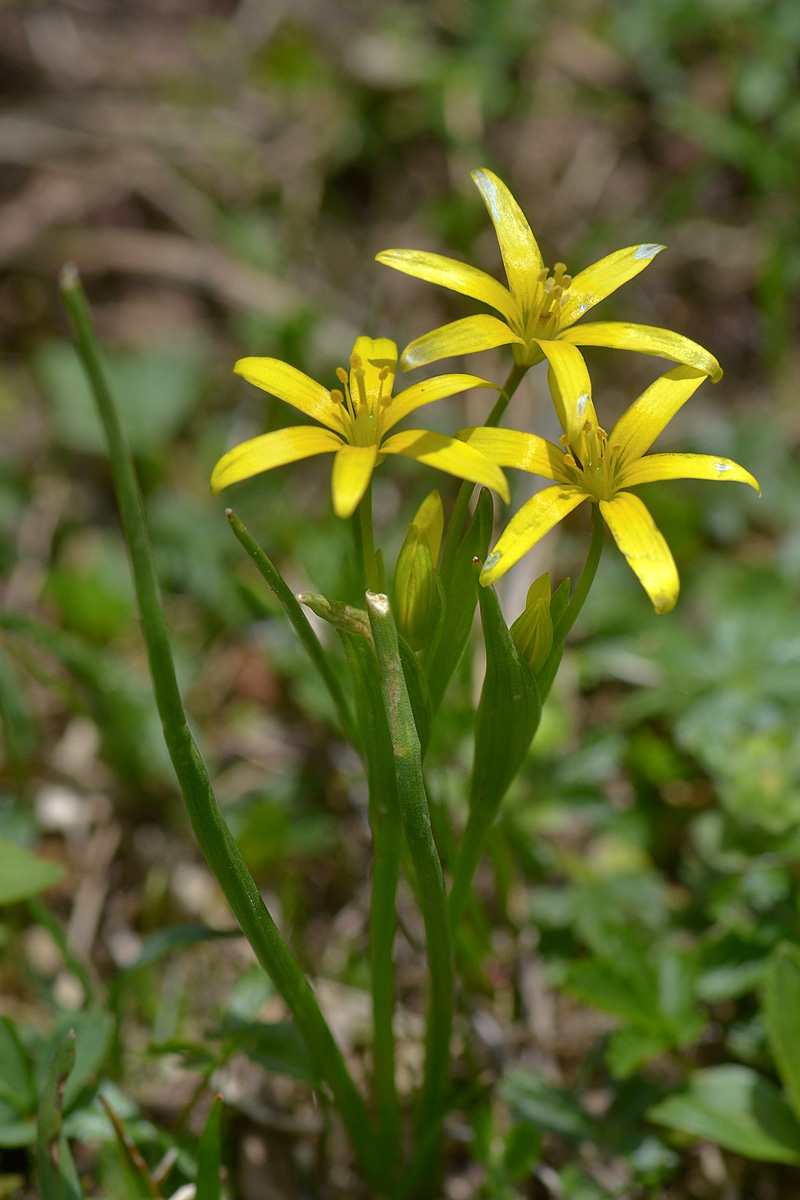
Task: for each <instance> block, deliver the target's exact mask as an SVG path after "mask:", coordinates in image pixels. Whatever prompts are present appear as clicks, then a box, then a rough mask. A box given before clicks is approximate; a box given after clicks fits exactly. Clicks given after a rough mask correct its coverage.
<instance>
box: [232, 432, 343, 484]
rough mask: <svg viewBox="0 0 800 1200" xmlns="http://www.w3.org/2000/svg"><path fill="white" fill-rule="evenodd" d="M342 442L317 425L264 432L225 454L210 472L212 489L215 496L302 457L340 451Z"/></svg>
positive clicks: (333, 434)
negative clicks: (233, 484)
mask: <svg viewBox="0 0 800 1200" xmlns="http://www.w3.org/2000/svg"><path fill="white" fill-rule="evenodd" d="M341 444H342V439H341V438H340V437H337V436H336V434H335V433H331V432H330V430H328V429H318V428H317V426H316V425H293V426H291V428H289V429H276V430H275V431H274V432H273V433H262V434H261V436H260V437H255V438H251V439H250V441H249V442H242V443H241V444H240V445H238V446H234V447H233V449H232V450H229V451H228V453H227V454H223V456H222V458H221V459H220V460H219V462H218V463H217V465H216V466H215V467H214V470H213V471H212V473H211V491H212V492H213V493H214V495H215V496H216V494H217V492H220V491H222V489H223V488H226V487H228V486H229V485H230V484H231V483H239V482H240V480H242V479H249V478H250V477H251V476H252V475H259V474H260V473H261V472H262V471H271V470H272V468H273V467H283V466H285V465H286V464H287V463H291V462H297V461H298V460H299V459H301V458H311V457H312V455H314V454H326V453H328V452H330V451H332V450H338V449H339V447H340V446H341Z"/></svg>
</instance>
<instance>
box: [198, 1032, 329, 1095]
mask: <svg viewBox="0 0 800 1200" xmlns="http://www.w3.org/2000/svg"><path fill="white" fill-rule="evenodd" d="M216 1036H218V1037H224V1038H225V1040H226V1041H227V1042H228V1043H229V1044H230V1045H233V1046H234V1047H235V1048H236V1049H237V1050H239V1051H241V1052H242V1053H243V1054H246V1055H247V1057H248V1058H250V1059H252V1060H253V1062H257V1063H258V1064H259V1065H260V1066H262V1067H263V1068H264V1070H265V1071H272V1072H274V1073H275V1074H277V1075H288V1076H289V1077H290V1078H291V1079H298V1080H300V1082H301V1083H307V1084H308V1085H309V1087H318V1086H319V1072H318V1070H317V1069H316V1066H315V1065H314V1060H313V1058H312V1057H311V1054H310V1053H309V1050H308V1047H307V1046H306V1044H305V1042H304V1041H303V1039H302V1038H301V1036H300V1034H299V1033H298V1031H297V1027H296V1025H295V1024H294V1022H292V1021H274V1022H272V1023H270V1024H266V1023H264V1022H262V1021H239V1020H237V1019H236V1018H235V1017H228V1018H226V1020H225V1022H224V1024H223V1025H222V1027H221V1029H220V1030H219V1031H218V1033H217V1035H216Z"/></svg>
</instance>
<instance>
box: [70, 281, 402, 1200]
mask: <svg viewBox="0 0 800 1200" xmlns="http://www.w3.org/2000/svg"><path fill="white" fill-rule="evenodd" d="M61 294H62V297H63V300H64V306H65V308H66V310H67V315H68V317H69V320H70V324H71V326H72V330H73V334H74V337H75V341H76V344H77V349H78V354H79V357H80V359H81V361H82V363H83V366H84V369H85V370H86V374H87V375H88V377H89V382H90V384H91V387H92V390H93V392H94V396H95V400H96V402H97V407H98V410H99V413H100V417H101V419H102V422H103V425H104V427H105V432H106V437H107V439H108V445H109V455H110V461H111V473H112V476H113V480H114V486H115V489H116V493H117V501H118V504H119V509H120V516H121V519H122V526H123V530H124V532H125V537H126V540H127V543H128V549H129V552H130V558H131V566H132V571H133V581H134V586H135V589H136V596H137V600H138V604H139V613H140V617H141V622H142V631H143V634H144V639H145V644H146V647H147V658H148V662H149V665H150V673H151V676H152V680H153V690H154V692H155V697H156V704H157V706H158V712H159V716H160V717H161V724H162V727H163V730H164V740H165V741H166V743H167V749H168V750H169V755H170V758H171V760H172V764H173V767H174V769H175V774H176V775H177V777H178V782H179V784H180V787H181V791H182V793H183V798H184V801H185V803H186V808H187V810H188V813H189V819H190V821H191V823H192V828H193V830H194V833H195V836H196V838H197V841H198V843H199V845H200V848H201V850H202V851H203V854H204V855H205V857H206V860H207V862H208V865H209V867H210V868H211V870H212V871H213V873H214V875H215V876H216V879H217V881H218V882H219V885H220V887H221V888H222V891H223V893H224V894H225V897H226V899H227V901H228V903H229V904H230V906H231V909H232V910H233V913H234V915H235V916H236V919H237V920H238V922H239V925H240V927H241V929H242V932H243V933H244V935H245V937H246V938H247V940H248V941H249V942H250V945H251V946H252V947H253V950H254V952H255V955H256V957H257V959H258V961H259V962H260V963H261V965H262V967H263V968H264V970H265V971H266V972H267V973H268V974H269V976H270V978H271V979H272V981H273V983H274V984H275V987H276V988H277V989H278V991H279V992H280V994H281V995H282V996H283V998H284V1000H285V1001H286V1003H287V1005H288V1007H289V1009H290V1011H291V1013H292V1016H293V1017H294V1019H295V1022H296V1024H297V1027H298V1030H299V1031H300V1033H301V1035H302V1036H303V1038H304V1039H305V1041H306V1043H307V1045H308V1047H309V1049H310V1050H311V1052H312V1054H313V1056H314V1059H315V1061H316V1064H317V1067H318V1069H319V1071H320V1074H321V1076H322V1077H323V1078H324V1079H325V1080H327V1082H328V1084H329V1086H330V1088H331V1091H332V1093H333V1097H334V1100H335V1102H336V1104H337V1106H338V1108H339V1111H340V1113H341V1115H342V1119H343V1120H344V1123H345V1126H346V1127H347V1130H348V1133H349V1135H350V1138H351V1140H352V1142H353V1145H354V1147H355V1149H356V1152H357V1154H358V1156H359V1158H360V1160H361V1165H362V1168H363V1170H364V1173H365V1175H366V1176H367V1178H368V1179H369V1181H370V1183H371V1184H372V1186H373V1187H374V1188H375V1190H376V1191H378V1192H380V1191H381V1190H382V1182H383V1178H384V1175H383V1165H382V1163H381V1162H380V1155H379V1154H378V1153H377V1151H376V1144H375V1140H374V1137H373V1133H372V1129H371V1126H370V1122H369V1119H368V1115H367V1110H366V1106H365V1104H364V1102H363V1100H362V1098H361V1096H360V1095H359V1093H358V1091H357V1090H356V1087H355V1084H354V1083H353V1080H352V1078H351V1076H350V1073H349V1071H348V1069H347V1066H346V1064H345V1061H344V1058H343V1057H342V1053H341V1051H340V1050H339V1047H338V1046H337V1045H336V1042H335V1041H334V1039H333V1036H332V1034H331V1031H330V1028H329V1027H328V1024H327V1022H326V1020H325V1018H324V1017H323V1015H322V1011H321V1009H320V1007H319V1004H318V1003H317V1000H316V997H315V995H314V992H313V990H312V988H311V986H310V984H309V982H308V980H307V979H306V978H305V976H304V975H303V972H302V971H301V969H300V967H299V966H298V964H297V962H296V961H295V959H294V956H293V955H292V952H291V951H290V949H289V947H288V946H287V944H286V942H285V941H284V940H283V937H282V936H281V934H280V932H279V930H278V928H277V926H276V924H275V922H274V921H273V919H272V917H271V915H270V913H269V912H268V910H267V908H266V905H265V904H264V901H263V899H262V897H261V894H260V892H259V890H258V888H257V886H256V883H255V880H254V879H253V877H252V875H251V874H250V871H249V870H248V868H247V865H246V863H245V861H244V859H243V858H242V855H241V851H240V850H239V847H238V846H237V845H236V842H235V841H234V839H233V835H232V834H231V831H230V829H229V828H228V826H227V824H226V823H225V820H224V818H223V816H222V812H221V811H220V808H219V805H218V804H217V800H216V797H215V795H214V792H213V790H212V788H211V782H210V780H209V777H208V772H207V770H206V767H205V764H204V762H203V760H202V758H201V756H200V752H199V750H198V748H197V745H196V744H195V741H194V738H193V737H192V734H191V732H190V730H189V726H188V724H187V721H186V714H185V712H184V708H183V701H182V699H181V694H180V691H179V689H178V682H177V679H176V677H175V667H174V663H173V658H172V646H171V644H170V640H169V633H168V631H167V624H166V620H165V617H164V612H163V609H162V606H161V597H160V593H159V586H158V582H157V578H156V570H155V563H154V560H153V551H152V546H151V544H150V538H149V534H148V531H147V523H146V517H145V511H144V504H143V501H142V496H141V492H140V490H139V485H138V482H137V479H136V472H135V469H134V465H133V458H132V456H131V453H130V450H129V448H128V445H127V441H126V439H125V435H124V433H123V430H122V426H121V423H120V420H119V414H118V412H117V410H116V407H115V404H114V401H113V398H112V396H111V393H110V391H109V388H108V385H107V383H106V379H105V374H104V371H103V368H102V364H101V359H100V348H99V346H98V343H97V337H96V335H95V332H94V328H93V326H92V320H91V316H90V313H89V307H88V304H87V302H86V296H85V294H84V291H83V288H82V286H81V282H80V277H79V275H78V271H77V268H76V267H75V266H73V265H72V264H69V265H68V266H66V267H65V268H64V269H63V271H62V273H61Z"/></svg>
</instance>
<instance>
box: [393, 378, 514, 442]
mask: <svg viewBox="0 0 800 1200" xmlns="http://www.w3.org/2000/svg"><path fill="white" fill-rule="evenodd" d="M470 388H494V390H495V391H496V392H499V391H500V388H499V387H498V386H497V384H496V383H490V382H489V380H488V379H479V378H478V376H477V375H436V376H434V378H433V379H422V380H420V382H419V383H412V385H411V387H407V388H405V389H404V390H403V391H402V392H398V394H397V395H396V396H395V397H394V399H393V400H392V403H391V404H390V405H388V407H387V408H386V409H384V412H383V413H382V414H381V427H382V429H384V430H389V429H392V428H393V427H394V426H395V425H396V424H397V423H398V421H402V419H403V417H407V416H408V414H409V413H410V412H413V411H414V409H415V408H419V407H420V405H422V404H431V403H432V402H433V401H434V400H444V398H445V397H446V396H455V395H457V394H458V393H459V392H466V391H469V389H470Z"/></svg>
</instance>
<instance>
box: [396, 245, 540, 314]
mask: <svg viewBox="0 0 800 1200" xmlns="http://www.w3.org/2000/svg"><path fill="white" fill-rule="evenodd" d="M375 257H376V259H377V260H378V262H379V263H383V264H384V266H387V267H394V269H395V270H396V271H403V272H404V273H405V274H406V275H413V276H414V277H415V278H416V279H424V280H426V281H427V282H428V283H438V284H440V285H441V286H442V287H446V288H450V290H451V292H460V293H461V295H462V296H472V297H473V299H475V300H482V301H483V303H484V304H488V305H490V307H491V308H496V309H497V311H498V312H500V313H502V314H503V316H504V317H505V318H506V320H507V321H520V320H521V315H522V314H521V313H520V311H519V305H518V304H517V302H516V300H515V299H514V297H513V296H512V295H511V292H509V290H508V288H505V287H503V285H502V283H500V282H499V281H498V280H497V279H494V278H493V277H492V276H491V275H487V274H486V272H485V271H479V270H478V268H477V267H471V266H470V265H469V264H468V263H462V262H459V261H458V259H455V258H445V257H444V255H442V254H429V253H428V252H427V251H425V250H381V252H380V254H376V255H375Z"/></svg>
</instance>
